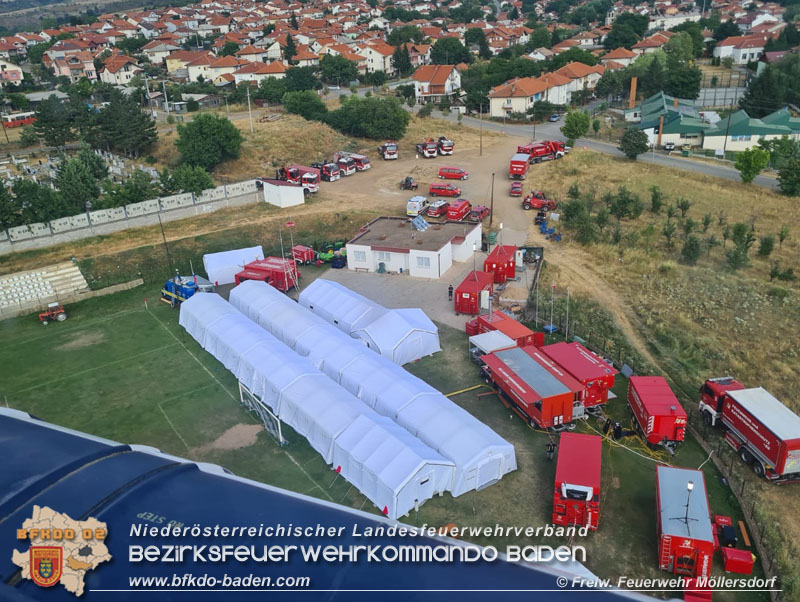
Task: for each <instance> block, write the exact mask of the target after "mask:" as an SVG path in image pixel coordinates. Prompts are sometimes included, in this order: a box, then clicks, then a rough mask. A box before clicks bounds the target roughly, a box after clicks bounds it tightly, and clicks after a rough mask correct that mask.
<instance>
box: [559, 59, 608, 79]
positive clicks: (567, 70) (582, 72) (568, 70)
mask: <svg viewBox="0 0 800 602" xmlns="http://www.w3.org/2000/svg"><path fill="white" fill-rule="evenodd" d="M605 70H606V68H605V67H603V66H602V65H593V66H591V65H586V64H584V63H578V62H575V61H573V62H571V63H567V64H566V65H564V66H563V67H561V69H556V71H555V72H556V73H558V74H559V75H565V76H566V77H568V78H570V79H579V78H582V77H586V76H588V75H591V74H592V73H596V74H598V75H603V72H604V71H605Z"/></svg>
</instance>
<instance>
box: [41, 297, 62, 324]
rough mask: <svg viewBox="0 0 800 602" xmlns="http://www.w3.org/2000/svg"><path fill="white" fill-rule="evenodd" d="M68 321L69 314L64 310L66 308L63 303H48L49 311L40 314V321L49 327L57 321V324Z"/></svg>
mask: <svg viewBox="0 0 800 602" xmlns="http://www.w3.org/2000/svg"><path fill="white" fill-rule="evenodd" d="M66 319H67V312H66V310H65V309H64V306H63V305H61V303H58V302H55V303H48V304H47V311H43V312H42V313H40V314H39V321H40V322H41V323H42V324H43V325H44V326H47V325H48V324H49V323H50V322H52V321H53V320H55V321H56V322H63V321H64V320H66Z"/></svg>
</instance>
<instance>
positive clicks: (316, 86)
mask: <svg viewBox="0 0 800 602" xmlns="http://www.w3.org/2000/svg"><path fill="white" fill-rule="evenodd" d="M284 79H285V80H286V91H287V92H297V91H299V90H320V89H322V82H321V81H319V80H318V79H317V76H316V69H315V68H314V67H292V68H291V69H287V71H286V76H285V78H284Z"/></svg>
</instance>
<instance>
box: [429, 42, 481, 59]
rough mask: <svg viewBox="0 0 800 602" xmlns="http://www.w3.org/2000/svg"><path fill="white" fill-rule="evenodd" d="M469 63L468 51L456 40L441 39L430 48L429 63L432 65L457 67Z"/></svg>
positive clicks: (470, 57)
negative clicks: (459, 64)
mask: <svg viewBox="0 0 800 602" xmlns="http://www.w3.org/2000/svg"><path fill="white" fill-rule="evenodd" d="M471 61H472V55H471V54H470V53H469V50H467V49H466V47H465V46H464V45H463V44H462V43H461V42H460V41H459V40H458V39H457V38H441V39H439V40H437V41H436V43H435V44H434V45H433V47H432V48H431V63H433V64H434V65H457V64H458V63H470V62H471Z"/></svg>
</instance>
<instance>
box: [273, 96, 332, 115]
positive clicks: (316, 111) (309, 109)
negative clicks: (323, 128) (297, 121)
mask: <svg viewBox="0 0 800 602" xmlns="http://www.w3.org/2000/svg"><path fill="white" fill-rule="evenodd" d="M283 106H284V108H285V109H286V112H287V113H295V114H297V115H300V116H301V117H303V118H305V119H308V120H309V121H324V120H325V117H326V116H327V114H328V107H326V106H325V103H324V102H322V100H321V99H320V97H319V96H317V93H316V92H314V91H313V90H302V91H298V92H287V93H286V94H285V95H284V97H283Z"/></svg>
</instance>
